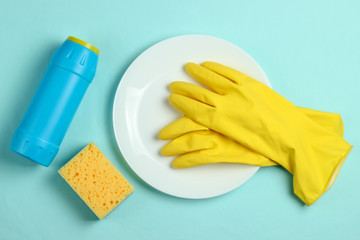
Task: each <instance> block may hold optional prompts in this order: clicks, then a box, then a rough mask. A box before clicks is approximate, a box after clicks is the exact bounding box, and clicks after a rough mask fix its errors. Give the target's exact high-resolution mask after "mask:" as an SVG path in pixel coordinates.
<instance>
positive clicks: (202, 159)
mask: <svg viewBox="0 0 360 240" xmlns="http://www.w3.org/2000/svg"><path fill="white" fill-rule="evenodd" d="M211 151H213V150H212V149H205V150H199V151H194V152H188V153H185V154H182V155H180V156H179V157H177V158H175V160H174V161H173V162H172V166H173V167H174V168H189V167H195V166H200V165H205V164H211V163H236V164H246V165H255V166H259V167H268V166H276V165H278V164H277V163H276V162H274V161H272V160H270V159H268V158H265V157H263V156H262V155H260V154H255V153H253V154H251V152H249V153H248V154H245V155H244V154H239V155H236V156H231V155H229V156H219V155H217V154H212V153H211ZM225 155H226V154H225Z"/></svg>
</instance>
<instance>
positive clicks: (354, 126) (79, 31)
mask: <svg viewBox="0 0 360 240" xmlns="http://www.w3.org/2000/svg"><path fill="white" fill-rule="evenodd" d="M359 12H360V2H359V1H357V0H353V1H324V0H322V1H311V0H306V1H286V0H274V1H237V0H232V1H227V0H223V1H220V0H217V1H213V0H207V1H204V0H201V1H200V0H199V1H194V0H185V1H165V0H164V1H159V0H156V1H145V0H143V1H115V0H111V1H106V0H104V1H95V0H91V1H79V0H72V1H70V0H61V1H60V0H53V1H48V0H39V1H25V0H24V1H18V0H11V1H10V0H2V1H1V2H0V69H1V71H0V81H1V87H0V239H5V240H7V239H278V240H280V239H294V240H297V239H327V240H330V239H348V240H350V239H359V236H360V227H359V216H360V190H359V185H360V174H359V171H360V161H359V157H360V152H359V148H358V146H359V144H360V141H359V133H360V127H359V123H360V113H359V106H358V105H359V103H360V101H359V100H360V99H359V94H360V93H359V92H360V79H359V75H360V44H359V43H360V31H359V24H360V14H359ZM189 33H200V34H207V35H212V36H216V37H219V38H223V39H225V40H228V41H230V42H232V43H234V44H236V45H238V46H239V47H241V48H243V49H244V50H245V51H247V52H248V53H249V54H250V55H251V56H253V57H254V58H255V59H256V61H258V63H259V64H260V65H261V66H262V67H263V69H264V71H265V72H266V74H267V75H268V77H269V80H270V81H271V83H272V85H273V88H274V89H275V90H276V91H278V92H279V93H281V94H282V95H283V96H285V97H286V98H288V99H289V100H291V101H292V102H294V103H295V104H297V105H300V106H304V107H310V108H315V109H321V110H324V111H332V112H338V113H341V114H342V116H343V120H344V123H345V138H346V139H347V140H348V141H349V142H350V143H351V144H353V145H354V146H355V147H354V149H353V150H352V152H351V153H350V155H349V157H348V158H347V161H346V162H345V164H344V166H343V168H342V170H341V172H340V174H339V176H338V179H337V180H336V182H335V184H334V185H333V187H332V188H331V189H330V190H329V191H328V192H327V193H325V194H324V196H323V197H322V198H320V199H319V200H318V201H317V202H316V203H315V204H314V205H313V206H311V207H305V206H304V205H303V204H302V203H301V202H300V201H299V200H298V199H297V198H296V197H295V196H294V194H293V193H292V178H291V175H290V174H288V173H287V172H286V171H284V170H283V169H282V168H280V167H269V168H262V169H260V170H259V171H258V172H257V174H256V175H255V176H254V177H253V178H251V179H250V180H249V181H248V182H247V183H246V184H244V185H243V186H241V187H240V188H238V189H236V190H234V191H232V192H230V193H228V194H226V195H223V196H220V197H216V198H212V199H206V200H186V199H180V198H175V197H171V196H168V195H165V194H163V193H160V192H158V191H157V190H155V189H153V188H151V187H150V186H148V185H147V184H146V183H144V182H143V181H142V180H140V179H139V178H138V177H137V176H136V175H135V174H134V173H133V172H132V170H131V169H130V168H129V167H128V166H127V164H126V163H125V161H124V160H123V158H122V156H121V154H120V152H119V150H118V148H117V145H116V143H115V139H114V134H113V131H112V121H111V118H112V113H111V110H112V102H113V97H114V94H115V89H116V87H117V85H118V83H119V81H120V79H121V76H122V74H123V73H124V71H125V70H126V68H127V67H128V66H129V64H130V63H131V62H132V61H133V60H134V58H135V57H136V56H137V55H139V54H140V53H141V52H142V51H143V50H145V49H146V48H148V47H150V46H151V45H152V44H154V43H156V42H158V41H160V40H163V39H166V38H168V37H172V36H176V35H182V34H189ZM68 35H74V36H77V37H79V38H81V39H84V40H87V41H89V42H90V43H92V44H94V45H95V46H96V47H98V48H99V49H100V50H101V54H100V61H99V65H98V71H97V75H96V77H95V79H94V82H93V84H92V85H91V86H90V88H89V89H88V92H87V93H86V95H85V98H84V99H83V102H82V104H81V105H80V108H79V110H78V112H77V114H76V116H75V118H74V120H73V122H72V124H71V126H70V128H69V130H68V133H67V135H66V137H65V139H64V141H63V144H62V146H61V149H60V152H59V154H58V156H57V157H56V159H55V160H54V162H53V163H52V165H51V166H50V167H49V168H45V167H42V166H39V165H36V164H35V163H32V162H31V161H29V160H26V159H24V158H22V157H20V156H18V155H16V154H15V153H12V152H11V151H10V150H9V148H8V146H9V144H10V140H11V137H12V134H13V132H14V130H15V128H16V127H17V125H18V124H19V123H20V121H21V118H22V116H23V114H24V112H25V110H26V108H27V105H28V104H29V102H30V100H31V98H32V96H33V94H34V93H35V90H36V88H37V85H38V84H39V82H40V79H41V77H42V75H43V73H44V72H45V69H46V67H47V64H48V61H49V59H50V56H51V54H52V53H53V52H54V50H55V49H56V48H57V47H58V46H59V45H60V44H61V43H62V41H64V40H65V38H66V37H67V36H68ZM90 141H95V143H96V144H97V145H98V146H99V147H100V148H101V149H102V150H103V152H104V153H105V154H106V155H107V156H108V158H109V159H110V160H111V161H112V162H113V163H114V165H115V166H116V167H117V168H118V169H119V170H120V171H121V172H122V173H123V174H124V175H125V176H126V177H127V178H128V179H129V181H130V182H131V183H132V184H133V185H134V186H135V188H136V190H135V192H134V193H133V195H131V197H130V198H128V199H127V200H126V201H125V202H124V203H122V204H121V205H120V206H119V207H118V208H117V209H116V210H115V211H114V212H113V213H112V214H111V215H109V216H108V217H107V218H106V219H105V220H103V221H98V220H96V217H95V215H94V214H93V213H92V212H91V211H90V210H89V209H88V208H87V206H86V205H85V204H84V203H83V202H82V201H81V200H80V198H78V197H77V196H76V194H75V193H74V192H73V191H72V190H71V189H70V188H69V187H68V186H67V185H66V183H65V182H64V181H63V180H62V179H61V177H60V176H59V175H58V174H57V170H58V169H59V168H60V167H61V166H62V165H64V164H65V163H66V162H67V161H68V160H69V159H70V158H71V157H72V156H73V155H74V154H75V153H77V152H78V151H79V150H80V149H81V148H82V147H84V146H85V145H86V144H88V143H89V142H90Z"/></svg>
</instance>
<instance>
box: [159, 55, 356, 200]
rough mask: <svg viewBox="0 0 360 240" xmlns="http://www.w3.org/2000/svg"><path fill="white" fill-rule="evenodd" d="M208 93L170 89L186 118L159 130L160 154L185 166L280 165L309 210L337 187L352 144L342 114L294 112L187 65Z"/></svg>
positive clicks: (260, 90)
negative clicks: (163, 144) (337, 178)
mask: <svg viewBox="0 0 360 240" xmlns="http://www.w3.org/2000/svg"><path fill="white" fill-rule="evenodd" d="M185 70H186V71H187V72H188V73H189V74H190V75H191V76H192V77H193V78H194V79H196V80H197V81H198V82H200V83H201V84H202V85H204V86H205V87H206V88H203V87H200V86H198V85H194V84H191V83H186V82H173V83H171V84H170V90H171V91H172V94H171V95H170V97H169V101H170V103H171V104H172V105H173V106H175V107H176V108H177V109H178V110H180V111H181V112H182V113H183V114H184V117H182V118H180V119H178V120H176V121H175V122H173V123H171V124H169V125H168V126H166V127H165V128H163V129H162V130H161V131H160V132H159V138H160V139H163V140H170V139H173V140H172V141H171V142H169V143H168V144H167V145H166V146H164V147H163V149H162V150H161V153H162V154H163V155H165V156H175V155H180V156H178V157H177V158H176V159H175V160H174V162H173V166H174V167H175V168H187V167H193V166H198V165H202V164H208V163H218V162H228V163H241V164H250V165H257V166H262V167H263V166H272V165H281V166H283V167H284V168H285V169H287V170H288V171H289V172H290V173H292V174H293V185H294V192H295V194H296V195H297V196H298V197H299V198H300V199H301V200H302V201H303V202H304V203H305V204H306V205H311V204H313V203H314V202H315V201H316V200H317V199H318V198H319V197H320V196H321V195H322V194H323V193H324V192H325V191H326V190H328V189H329V188H330V186H331V185H332V183H333V182H334V180H335V178H336V176H337V174H338V172H339V170H340V168H341V166H342V164H343V162H344V160H345V158H346V157H347V155H348V153H349V152H350V150H351V148H352V146H351V145H350V144H349V143H348V142H346V141H345V140H344V139H343V138H342V137H343V123H342V120H341V117H340V115H339V114H334V113H327V112H320V111H315V110H311V109H306V108H301V107H296V106H295V105H294V104H292V103H291V102H290V101H288V100H286V99H285V98H284V97H282V96H281V95H279V94H278V93H276V92H275V91H274V90H272V89H271V88H269V87H267V86H266V85H264V84H263V83H260V82H258V81H256V80H254V79H252V78H251V77H249V76H247V75H245V74H243V73H241V72H238V71H236V70H234V69H232V68H229V67H226V66H223V65H221V64H218V63H213V62H205V63H203V64H202V65H201V66H200V65H197V64H194V63H188V64H186V66H185Z"/></svg>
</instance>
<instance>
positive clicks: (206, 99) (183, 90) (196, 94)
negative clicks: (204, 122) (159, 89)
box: [169, 82, 219, 106]
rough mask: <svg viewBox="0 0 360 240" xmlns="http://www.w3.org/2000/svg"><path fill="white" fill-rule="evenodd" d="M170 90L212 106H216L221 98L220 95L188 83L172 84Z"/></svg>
mask: <svg viewBox="0 0 360 240" xmlns="http://www.w3.org/2000/svg"><path fill="white" fill-rule="evenodd" d="M169 88H170V90H171V91H172V92H173V93H177V94H180V95H183V96H186V97H189V98H192V99H195V100H198V101H199V102H202V103H205V104H208V105H211V106H215V101H216V99H217V97H218V96H219V95H218V94H216V93H214V92H212V91H209V90H207V89H205V88H203V87H200V86H197V85H195V84H192V83H187V82H172V83H170V86H169Z"/></svg>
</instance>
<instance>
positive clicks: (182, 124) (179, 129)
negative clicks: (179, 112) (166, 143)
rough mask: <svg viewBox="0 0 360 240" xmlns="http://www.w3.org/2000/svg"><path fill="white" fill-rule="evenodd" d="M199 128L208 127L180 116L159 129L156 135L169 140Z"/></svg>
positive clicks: (204, 128) (205, 128)
mask: <svg viewBox="0 0 360 240" xmlns="http://www.w3.org/2000/svg"><path fill="white" fill-rule="evenodd" d="M200 130H208V128H207V127H204V126H203V125H201V124H199V123H197V122H194V121H193V120H191V119H190V118H188V117H182V118H179V119H177V120H176V121H174V122H172V123H170V124H169V125H167V126H166V127H164V128H163V129H161V130H160V132H159V134H158V135H159V138H160V139H161V140H170V139H173V138H177V137H179V136H181V135H184V134H186V133H190V132H194V131H200Z"/></svg>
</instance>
